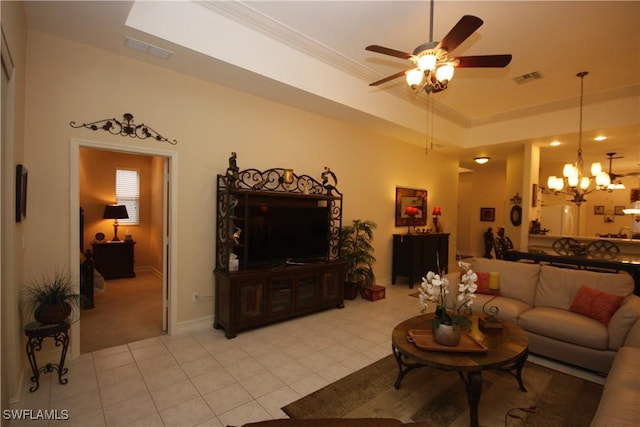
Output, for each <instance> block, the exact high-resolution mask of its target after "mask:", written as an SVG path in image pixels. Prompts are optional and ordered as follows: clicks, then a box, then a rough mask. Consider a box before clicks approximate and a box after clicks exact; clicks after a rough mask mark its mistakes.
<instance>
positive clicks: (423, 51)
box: [365, 0, 511, 94]
mask: <svg viewBox="0 0 640 427" xmlns="http://www.w3.org/2000/svg"><path fill="white" fill-rule="evenodd" d="M430 15H431V22H430V28H429V41H428V42H427V43H423V44H421V45H419V46H418V47H416V48H415V49H414V50H413V53H406V52H401V51H399V50H395V49H390V48H387V47H383V46H378V45H370V46H367V47H366V48H365V49H366V50H369V51H371V52H377V53H382V54H384V55H390V56H394V57H396V58H402V59H408V60H409V61H411V62H412V65H413V66H412V68H409V69H406V70H403V71H400V72H398V73H396V74H393V75H391V76H388V77H385V78H383V79H381V80H378V81H375V82H373V83H370V84H369V86H377V85H379V84H382V83H386V82H388V81H390V80H393V79H396V78H398V77H402V76H403V75H406V79H407V83H408V84H409V86H411V89H412V90H413V91H414V92H420V91H421V90H423V89H424V91H425V92H427V93H428V94H430V93H437V92H440V91H443V90H445V89H446V88H447V84H448V83H449V81H450V80H451V78H452V77H453V71H454V68H478V67H484V68H503V67H506V66H507V65H508V64H509V63H510V62H511V55H510V54H506V55H479V56H459V57H449V53H450V52H452V51H453V50H454V49H455V48H456V47H458V46H459V45H460V44H461V43H462V42H464V41H465V40H466V39H467V38H468V37H469V36H471V34H473V33H474V32H475V31H476V30H477V29H478V28H480V26H482V24H483V21H482V19H480V18H478V17H476V16H472V15H464V16H463V17H462V18H461V19H460V20H459V21H458V23H457V24H456V25H454V27H453V28H452V29H451V30H450V31H449V33H448V34H447V35H446V36H444V38H443V39H442V40H440V42H434V41H433V0H431V11H430Z"/></svg>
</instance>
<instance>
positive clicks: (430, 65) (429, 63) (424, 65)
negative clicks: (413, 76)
mask: <svg viewBox="0 0 640 427" xmlns="http://www.w3.org/2000/svg"><path fill="white" fill-rule="evenodd" d="M437 63H438V57H437V56H436V54H435V52H433V51H429V52H426V53H425V54H422V55H419V56H418V61H417V65H418V68H419V69H420V70H421V71H423V72H424V71H432V70H433V69H434V68H436V64H437Z"/></svg>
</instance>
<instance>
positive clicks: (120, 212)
mask: <svg viewBox="0 0 640 427" xmlns="http://www.w3.org/2000/svg"><path fill="white" fill-rule="evenodd" d="M102 218H103V219H113V220H114V221H113V239H111V241H112V242H119V241H120V239H119V238H118V220H119V219H126V218H129V213H127V207H126V206H125V205H107V206H105V207H104V214H103V215H102Z"/></svg>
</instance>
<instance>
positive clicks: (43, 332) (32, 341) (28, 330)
mask: <svg viewBox="0 0 640 427" xmlns="http://www.w3.org/2000/svg"><path fill="white" fill-rule="evenodd" d="M24 334H25V335H26V336H27V338H28V339H27V357H28V358H29V364H31V370H32V371H33V376H32V377H31V382H34V383H36V384H35V385H32V386H31V387H29V391H30V392H32V393H33V392H34V391H36V390H37V389H38V387H40V374H42V373H49V372H52V371H53V370H54V369H55V370H56V371H58V381H59V382H60V384H66V383H67V382H68V381H69V380H68V379H67V378H62V376H63V375H65V374H66V373H67V368H65V367H64V360H65V359H66V357H67V349H68V348H69V323H68V322H59V323H53V324H48V325H43V324H42V323H40V322H31V323H29V324H28V325H27V326H25V327H24ZM47 337H51V338H53V339H54V341H55V343H56V347H58V346H60V345H62V353H61V354H60V363H59V364H56V363H47V364H46V365H45V366H43V367H41V368H38V363H37V362H36V351H40V350H41V349H42V340H43V339H45V338H47Z"/></svg>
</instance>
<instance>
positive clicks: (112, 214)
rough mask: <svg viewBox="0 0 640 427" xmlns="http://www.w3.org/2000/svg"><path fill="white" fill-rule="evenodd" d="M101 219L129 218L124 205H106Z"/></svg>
mask: <svg viewBox="0 0 640 427" xmlns="http://www.w3.org/2000/svg"><path fill="white" fill-rule="evenodd" d="M102 218H103V219H125V218H129V214H128V213H127V207H126V206H125V205H107V206H105V207H104V214H103V215H102Z"/></svg>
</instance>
